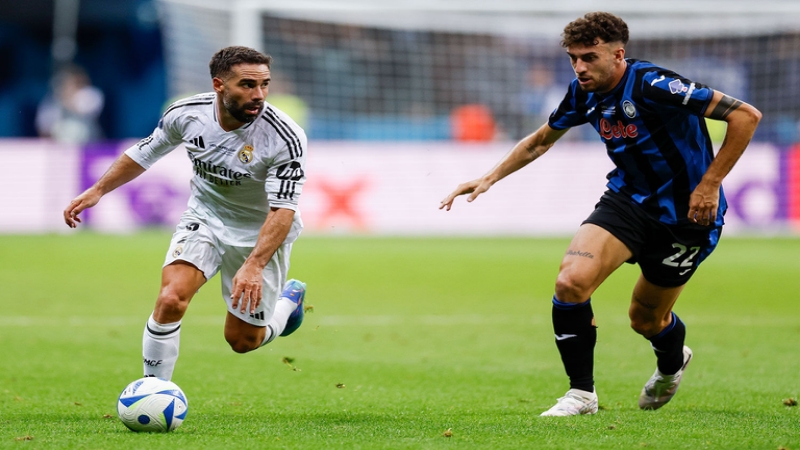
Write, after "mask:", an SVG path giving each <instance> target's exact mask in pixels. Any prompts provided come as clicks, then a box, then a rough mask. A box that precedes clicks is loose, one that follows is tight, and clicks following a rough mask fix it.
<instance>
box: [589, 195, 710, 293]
mask: <svg viewBox="0 0 800 450" xmlns="http://www.w3.org/2000/svg"><path fill="white" fill-rule="evenodd" d="M583 223H591V224H594V225H597V226H599V227H601V228H603V229H605V230H606V231H608V232H609V233H611V234H612V235H614V237H616V238H617V239H619V240H620V241H622V243H623V244H625V245H626V246H627V247H628V248H629V249H630V251H631V252H632V253H633V257H631V259H629V260H628V261H627V262H628V263H631V264H635V263H638V264H639V267H641V269H642V276H644V278H645V279H646V280H647V281H649V282H651V283H653V284H655V285H656V286H662V287H675V286H682V285H684V284H686V282H687V281H689V279H690V278H691V277H692V275H693V274H694V272H695V270H696V269H697V266H699V265H700V263H701V262H703V260H704V259H706V257H707V256H708V255H710V254H711V252H713V251H714V248H716V246H717V243H718V242H719V238H720V235H721V234H722V227H714V226H711V227H702V226H699V225H684V226H680V225H666V224H664V223H661V222H659V221H658V220H656V219H654V218H652V217H651V216H650V215H648V214H647V213H646V212H644V211H643V210H642V209H641V208H639V207H638V206H636V205H634V204H633V203H631V202H630V200H628V199H627V198H625V197H623V196H621V195H619V194H617V193H615V192H612V191H606V193H605V194H603V196H602V197H601V198H600V201H599V202H598V203H597V205H596V206H595V210H594V212H592V214H590V215H589V217H588V218H587V219H586V220H585V221H583Z"/></svg>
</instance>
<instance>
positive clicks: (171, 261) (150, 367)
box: [64, 47, 307, 379]
mask: <svg viewBox="0 0 800 450" xmlns="http://www.w3.org/2000/svg"><path fill="white" fill-rule="evenodd" d="M271 61H272V59H271V57H270V56H268V55H265V54H263V53H260V52H258V51H256V50H253V49H251V48H247V47H227V48H223V49H222V50H220V51H218V52H217V53H216V54H214V56H213V57H212V58H211V62H210V64H209V68H210V72H211V78H212V84H213V88H214V91H213V92H209V93H205V94H198V95H195V96H193V97H189V98H185V99H182V100H179V101H177V102H175V103H173V104H172V105H171V106H170V107H169V108H168V109H167V110H166V112H164V114H163V116H162V117H161V120H160V121H159V123H158V127H157V128H156V129H155V131H153V133H152V134H151V135H150V136H149V137H147V138H145V139H143V140H141V141H140V142H138V143H137V144H135V145H133V146H131V147H130V148H128V149H127V150H126V151H125V152H124V153H123V154H122V155H120V157H119V158H118V159H117V160H116V161H115V162H114V163H113V164H112V165H111V167H110V168H109V169H108V171H107V172H106V173H105V174H104V175H103V176H102V177H100V179H99V180H98V181H97V182H96V183H95V184H94V185H93V186H92V187H90V188H89V189H87V190H86V191H84V192H83V193H82V194H80V195H79V196H78V197H76V198H75V199H74V200H73V201H72V202H70V204H69V205H68V206H67V208H66V209H65V210H64V220H65V221H66V223H67V225H69V226H70V227H72V228H75V227H76V226H77V223H78V222H80V221H81V220H80V217H79V214H80V212H81V211H83V210H84V209H86V208H90V207H92V206H94V205H96V204H97V203H98V202H99V201H100V199H101V197H102V196H103V195H105V194H106V193H108V192H110V191H112V190H114V189H116V188H117V187H119V186H121V185H123V184H125V183H127V182H129V181H131V180H133V179H134V178H136V177H137V176H139V175H141V174H142V173H143V172H144V171H145V170H146V169H148V168H149V167H150V166H152V165H153V164H154V163H155V162H157V161H158V160H159V159H160V158H162V157H163V156H164V155H166V154H167V153H169V152H171V151H172V150H174V149H175V148H177V147H178V146H179V145H181V144H182V145H183V146H184V148H185V149H186V152H187V155H188V157H189V159H190V160H191V162H192V166H193V170H194V176H193V177H192V179H191V197H190V198H189V203H188V209H187V210H186V211H185V212H184V213H183V215H182V216H181V219H180V223H179V224H178V226H177V228H176V231H175V234H174V235H173V237H172V242H171V243H170V246H169V250H168V251H167V255H166V260H165V262H164V266H163V268H162V278H161V290H160V291H159V294H158V298H157V300H156V305H155V309H154V311H153V313H152V315H151V316H150V318H149V319H148V320H147V324H146V326H145V330H144V336H143V350H142V352H143V365H144V375H145V376H157V377H160V378H165V379H170V378H171V377H172V374H173V370H174V368H175V362H176V360H177V358H178V348H179V343H180V325H181V319H182V318H183V315H184V314H185V312H186V309H187V307H188V306H189V303H190V301H191V300H192V297H193V296H194V294H195V292H197V290H198V289H200V287H201V286H203V285H204V284H205V282H206V281H207V280H209V279H211V277H213V276H214V275H215V274H216V273H217V272H221V277H222V291H223V292H222V293H223V297H224V299H225V301H226V302H227V305H228V313H227V317H226V320H225V329H224V334H225V339H226V340H227V342H228V343H229V344H230V346H231V349H233V350H234V351H235V352H237V353H245V352H249V351H251V350H255V349H257V348H259V347H261V346H263V345H265V344H268V343H269V342H272V340H274V339H275V338H276V337H278V336H287V335H289V334H291V333H292V332H294V331H295V330H296V329H297V328H298V327H299V326H300V324H301V323H302V320H303V300H304V297H305V290H306V287H305V284H304V283H302V282H300V281H297V280H289V281H287V274H288V271H289V257H290V254H291V250H292V243H293V242H294V241H295V240H296V239H297V237H298V236H299V234H300V232H301V230H302V228H303V224H302V221H301V220H300V214H299V211H298V199H299V198H300V194H301V192H302V188H303V184H304V183H305V180H306V176H305V162H306V156H307V151H306V147H307V139H306V135H305V133H304V132H303V130H302V129H301V128H300V127H299V126H298V125H297V124H296V123H295V122H294V121H293V120H292V119H291V118H289V117H288V116H287V115H286V114H284V113H283V112H282V111H280V110H278V109H277V108H275V107H274V106H272V105H270V104H269V103H267V102H266V101H265V97H266V96H267V93H268V91H269V83H270V63H271Z"/></svg>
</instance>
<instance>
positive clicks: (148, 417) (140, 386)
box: [117, 377, 189, 433]
mask: <svg viewBox="0 0 800 450" xmlns="http://www.w3.org/2000/svg"><path fill="white" fill-rule="evenodd" d="M188 410H189V402H188V401H187V400H186V395H184V393H183V391H182V390H181V388H179V387H178V385H177V384H175V383H173V382H172V381H168V380H164V379H162V378H155V377H145V378H140V379H138V380H136V381H134V382H133V383H131V384H129V385H128V387H126V388H125V390H123V391H122V393H121V394H119V400H118V401H117V415H119V419H120V420H121V421H122V423H124V424H125V426H126V427H128V428H130V429H131V430H133V431H158V432H163V433H166V432H167V431H172V430H174V429H175V428H178V427H179V426H181V424H182V423H183V419H185V418H186V413H187V412H188Z"/></svg>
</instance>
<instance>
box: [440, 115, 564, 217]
mask: <svg viewBox="0 0 800 450" xmlns="http://www.w3.org/2000/svg"><path fill="white" fill-rule="evenodd" d="M568 129H569V128H565V129H563V130H556V129H553V128H551V127H550V125H549V124H544V125H542V126H541V128H539V129H538V130H536V131H535V132H533V133H532V134H530V135H528V136H527V137H525V138H523V139H522V140H521V141H519V142H518V143H517V145H515V146H514V147H513V148H512V149H511V151H510V152H508V153H507V154H506V155H505V156H504V157H503V159H501V160H500V162H498V163H497V165H495V166H494V167H493V168H492V170H490V171H489V172H487V173H486V175H484V176H482V177H480V178H476V179H474V180H472V181H467V182H466V183H461V184H459V185H458V187H457V188H456V189H455V190H454V191H453V192H451V193H450V195H448V196H447V197H445V199H444V200H442V202H441V204H440V205H439V209H445V210H447V211H450V208H451V207H452V206H453V200H455V198H456V197H458V196H459V195H464V194H469V197H467V201H468V202H471V201H473V200H475V199H476V198H477V197H478V196H479V195H481V194H482V193H484V192H486V191H488V190H489V188H490V187H492V185H494V184H495V183H497V182H498V181H500V180H502V179H503V178H505V177H507V176H508V175H510V174H512V173H514V172H516V171H517V170H519V169H521V168H523V167H525V166H527V165H528V164H530V163H531V162H533V161H534V160H536V159H537V158H539V157H540V156H542V155H543V154H544V153H545V152H547V151H548V150H550V147H552V146H553V144H555V143H556V141H557V140H558V139H559V138H560V137H561V136H563V135H564V133H566V132H567V130H568Z"/></svg>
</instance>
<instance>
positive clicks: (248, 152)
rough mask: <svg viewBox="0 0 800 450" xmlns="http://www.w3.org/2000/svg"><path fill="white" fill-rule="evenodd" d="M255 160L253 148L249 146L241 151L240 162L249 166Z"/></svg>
mask: <svg viewBox="0 0 800 450" xmlns="http://www.w3.org/2000/svg"><path fill="white" fill-rule="evenodd" d="M252 160H253V146H252V145H250V144H247V145H245V146H244V148H243V149H241V150H239V161H241V162H242V163H244V164H249V163H250V161H252Z"/></svg>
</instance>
